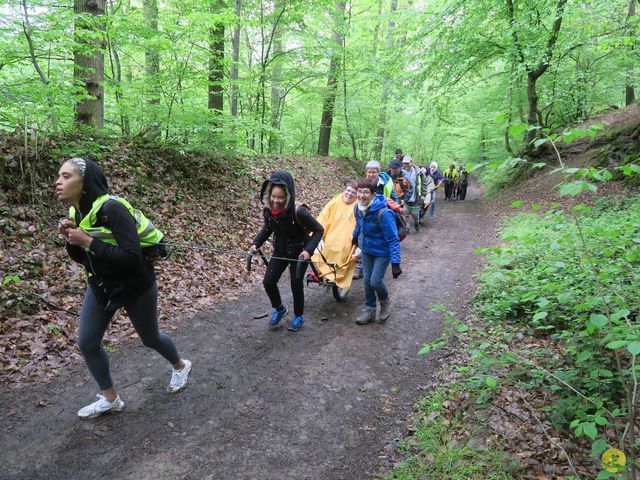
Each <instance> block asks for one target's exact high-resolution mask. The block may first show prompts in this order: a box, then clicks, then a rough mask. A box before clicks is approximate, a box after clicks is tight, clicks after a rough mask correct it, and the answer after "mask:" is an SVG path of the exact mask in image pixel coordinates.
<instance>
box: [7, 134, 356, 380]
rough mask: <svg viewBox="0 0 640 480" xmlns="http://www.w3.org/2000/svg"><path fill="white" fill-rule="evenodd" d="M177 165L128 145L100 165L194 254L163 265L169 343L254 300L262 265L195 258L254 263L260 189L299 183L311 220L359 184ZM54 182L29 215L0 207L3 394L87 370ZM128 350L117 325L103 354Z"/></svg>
mask: <svg viewBox="0 0 640 480" xmlns="http://www.w3.org/2000/svg"><path fill="white" fill-rule="evenodd" d="M2 147H4V151H3V153H7V149H9V150H10V148H11V144H10V142H7V143H5V144H4V145H3V144H2V142H0V150H3V148H2ZM176 156H179V154H176V153H175V152H169V151H158V150H148V151H143V152H142V153H141V152H139V151H138V152H136V151H135V149H132V147H131V145H127V144H121V145H116V146H114V147H113V151H112V154H111V155H110V156H109V158H108V159H106V160H103V161H101V162H100V165H101V166H102V168H103V169H104V171H105V173H106V175H107V177H108V178H109V182H110V188H111V190H112V192H113V193H115V194H119V195H123V196H124V197H125V198H127V199H128V200H129V201H130V202H131V203H132V204H133V205H134V206H136V207H137V208H140V209H141V210H142V211H144V212H145V214H146V215H147V216H149V217H150V218H151V219H152V220H153V221H154V223H155V224H156V225H157V226H158V227H159V228H160V229H161V230H162V231H163V232H164V233H165V235H166V239H167V240H168V241H170V242H176V243H179V244H189V245H190V247H186V248H179V249H177V250H176V251H174V253H173V254H172V256H171V258H170V259H169V260H167V261H162V262H158V263H157V265H156V271H157V275H158V286H159V291H160V293H159V311H160V326H161V329H163V330H165V331H172V330H176V329H178V328H182V327H183V326H187V328H188V324H186V323H185V321H186V320H188V319H189V318H192V317H193V316H195V315H196V314H197V313H199V312H202V311H206V310H210V309H212V308H216V307H218V306H220V305H221V304H223V303H224V301H225V299H227V298H231V297H235V296H239V295H246V294H249V293H250V292H252V291H255V288H256V286H257V285H259V280H260V279H261V276H262V274H263V272H264V267H263V266H262V265H258V263H257V262H256V263H254V268H253V270H252V272H251V274H250V275H249V274H247V273H246V271H245V258H244V257H242V256H241V255H226V254H215V253H213V252H210V251H207V250H206V249H204V248H193V247H197V246H201V247H202V246H207V247H216V248H223V249H227V250H241V251H246V250H247V249H248V247H249V245H250V242H251V240H252V239H253V236H254V235H255V234H256V233H257V231H258V229H259V228H260V224H261V206H260V202H259V200H258V193H259V188H260V184H261V183H262V181H263V179H264V178H265V177H267V176H268V175H269V174H270V173H271V172H272V171H273V170H288V171H290V172H291V173H292V174H293V176H294V178H295V179H296V185H297V188H298V198H299V200H301V201H304V202H305V203H306V204H308V205H309V206H310V207H311V209H312V211H313V213H314V214H318V213H319V211H320V209H321V208H322V207H323V206H324V204H325V203H326V202H327V201H328V200H329V199H330V198H331V196H332V195H334V194H335V193H337V192H338V191H340V189H341V180H342V179H343V178H346V177H348V176H349V175H350V173H351V172H352V170H351V168H352V167H351V166H350V165H349V162H348V161H345V160H343V161H338V160H336V159H330V158H303V157H278V158H270V159H269V158H252V159H251V158H246V159H243V161H239V160H237V159H234V160H233V161H229V160H224V161H223V160H222V159H213V158H210V157H206V156H201V157H196V156H189V155H186V156H181V157H180V158H175V157H176ZM141 158H142V160H140V159H141ZM145 158H146V161H144V159H145ZM180 165H181V166H180ZM55 168H56V170H57V167H55ZM181 169H182V170H181ZM183 170H184V171H183ZM49 174H50V175H53V174H54V172H53V170H52V171H50V172H49ZM52 181H53V177H52V178H49V179H42V180H41V181H40V182H38V183H37V186H36V190H35V194H36V197H35V198H36V199H37V201H36V202H34V203H33V204H29V205H16V202H15V201H10V200H9V198H10V197H8V196H3V195H0V211H1V212H2V217H1V220H0V284H2V287H1V291H0V354H1V355H0V358H1V360H0V382H1V383H2V384H4V385H10V386H17V385H19V384H22V383H24V382H25V381H30V380H37V381H46V380H47V379H49V378H51V377H53V376H55V375H56V374H58V373H59V372H60V371H61V370H62V368H63V367H65V366H67V365H68V364H70V363H71V362H75V361H77V360H78V359H79V358H80V354H79V351H78V350H77V347H76V345H75V344H76V338H75V337H76V330H77V326H78V314H79V311H80V306H81V303H82V298H83V295H84V290H85V281H84V272H83V269H82V268H79V267H78V265H76V264H75V263H73V262H72V261H71V260H70V259H69V258H68V257H67V254H66V251H65V249H64V245H63V242H62V241H61V240H60V238H59V237H58V234H57V233H56V232H55V226H56V223H57V219H58V218H59V217H62V216H64V215H65V214H66V211H65V208H64V207H63V206H61V205H58V204H56V203H55V202H54V201H53V198H52V195H51V188H52V187H51V182H52ZM20 188H24V186H21V187H20ZM33 193H34V192H32V194H33ZM17 196H18V195H16V197H17ZM32 198H33V195H32ZM265 251H268V248H265ZM248 320H250V319H248ZM130 338H137V335H136V333H135V330H134V329H133V327H132V326H131V324H130V322H129V320H128V319H127V317H126V315H124V314H116V316H115V318H114V319H113V321H112V325H111V327H110V329H109V331H108V333H107V335H106V336H105V345H107V349H110V348H114V347H117V346H119V345H121V344H122V343H123V342H125V341H126V340H127V339H130Z"/></svg>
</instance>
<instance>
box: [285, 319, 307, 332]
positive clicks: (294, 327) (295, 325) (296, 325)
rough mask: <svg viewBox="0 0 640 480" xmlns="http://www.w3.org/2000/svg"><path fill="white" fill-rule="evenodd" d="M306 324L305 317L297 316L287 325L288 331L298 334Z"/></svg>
mask: <svg viewBox="0 0 640 480" xmlns="http://www.w3.org/2000/svg"><path fill="white" fill-rule="evenodd" d="M303 323H304V317H303V316H302V315H296V316H295V317H293V320H291V321H290V322H289V325H287V330H289V331H291V332H297V331H298V330H300V329H301V328H302V324H303Z"/></svg>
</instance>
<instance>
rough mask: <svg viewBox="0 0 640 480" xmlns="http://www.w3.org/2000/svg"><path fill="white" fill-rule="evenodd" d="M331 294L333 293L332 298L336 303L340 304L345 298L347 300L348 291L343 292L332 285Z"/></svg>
mask: <svg viewBox="0 0 640 480" xmlns="http://www.w3.org/2000/svg"><path fill="white" fill-rule="evenodd" d="M331 293H333V298H335V299H336V302H342V301H344V299H345V298H347V295H348V294H349V290H344V289H342V288H340V287H338V286H337V285H332V286H331Z"/></svg>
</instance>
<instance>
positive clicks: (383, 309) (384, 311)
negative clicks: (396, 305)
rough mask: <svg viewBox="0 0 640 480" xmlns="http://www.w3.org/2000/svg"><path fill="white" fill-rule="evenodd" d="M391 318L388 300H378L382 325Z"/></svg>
mask: <svg viewBox="0 0 640 480" xmlns="http://www.w3.org/2000/svg"><path fill="white" fill-rule="evenodd" d="M390 316H391V304H390V303H389V300H380V322H381V323H384V322H386V321H387V319H388V318H389V317H390Z"/></svg>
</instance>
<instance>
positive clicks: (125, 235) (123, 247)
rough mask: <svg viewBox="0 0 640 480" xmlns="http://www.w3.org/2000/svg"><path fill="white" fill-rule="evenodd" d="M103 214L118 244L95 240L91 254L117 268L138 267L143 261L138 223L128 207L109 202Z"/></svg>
mask: <svg viewBox="0 0 640 480" xmlns="http://www.w3.org/2000/svg"><path fill="white" fill-rule="evenodd" d="M101 212H102V215H105V216H106V217H107V219H108V225H109V228H110V229H111V231H112V232H113V237H114V238H115V240H116V242H117V243H118V244H117V245H111V244H109V243H106V242H103V241H101V240H99V239H97V238H94V239H93V241H92V242H91V246H90V247H89V250H90V251H91V253H93V254H94V255H95V256H96V257H98V258H100V259H102V260H107V261H109V262H110V263H112V264H113V265H114V266H117V267H123V268H125V269H128V268H131V267H132V266H134V265H138V264H139V263H140V262H141V261H142V249H141V248H140V240H139V239H138V231H137V230H136V221H135V219H134V218H133V216H132V215H131V213H129V210H127V207H125V206H124V205H123V204H122V203H120V202H118V201H107V202H105V204H104V205H103V206H102V209H101Z"/></svg>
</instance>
